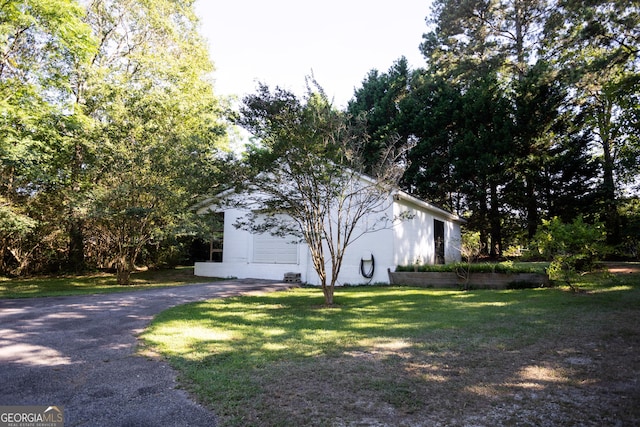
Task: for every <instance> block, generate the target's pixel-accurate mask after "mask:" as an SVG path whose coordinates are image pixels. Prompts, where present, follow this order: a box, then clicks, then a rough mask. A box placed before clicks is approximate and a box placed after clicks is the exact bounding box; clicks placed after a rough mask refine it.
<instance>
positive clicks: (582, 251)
mask: <svg viewBox="0 0 640 427" xmlns="http://www.w3.org/2000/svg"><path fill="white" fill-rule="evenodd" d="M605 238H606V235H605V232H604V227H602V225H601V224H587V223H585V222H584V221H583V219H582V217H578V218H576V219H575V220H574V221H573V222H572V223H570V224H566V223H563V222H562V221H560V219H558V218H553V219H551V220H548V221H543V224H542V226H541V227H540V228H539V230H538V232H537V233H536V235H535V237H534V239H533V241H532V247H533V248H535V249H536V250H537V251H538V253H539V254H540V255H541V256H543V257H545V258H546V259H549V260H550V261H551V264H550V265H549V269H548V273H549V278H550V279H551V280H558V281H562V282H565V283H566V284H567V285H569V286H570V287H571V289H572V290H574V291H576V290H577V289H576V288H575V286H574V283H575V280H576V278H577V276H578V275H580V274H581V273H584V272H587V271H591V270H592V269H593V268H594V266H595V265H596V263H597V261H598V260H600V259H601V258H602V257H603V256H604V255H605V254H606V252H607V247H606V245H605Z"/></svg>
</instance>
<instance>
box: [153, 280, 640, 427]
mask: <svg viewBox="0 0 640 427" xmlns="http://www.w3.org/2000/svg"><path fill="white" fill-rule="evenodd" d="M580 286H581V289H583V290H584V292H583V293H580V294H573V293H571V292H569V291H568V290H566V289H560V288H556V289H549V288H546V289H529V290H507V291H465V292H463V291H455V290H436V289H422V288H407V287H384V286H382V287H349V288H339V289H337V291H336V302H337V304H338V306H337V307H335V308H325V307H323V306H322V303H323V298H322V292H321V291H320V290H319V289H315V288H300V289H295V290H291V291H287V292H277V293H271V294H266V295H262V296H247V297H237V298H229V299H221V300H212V301H206V302H199V303H193V304H187V305H184V306H180V307H176V308H173V309H170V310H168V311H165V312H163V313H161V314H160V315H159V316H158V317H157V318H156V319H155V320H154V322H153V323H152V325H151V326H150V327H149V328H148V329H147V330H146V331H145V332H144V333H143V334H142V336H141V338H142V340H143V342H144V343H145V348H144V350H141V351H143V352H147V354H152V353H155V352H157V353H159V354H161V355H162V356H164V357H166V358H167V359H168V360H169V361H170V363H171V364H172V365H173V366H174V367H176V368H177V369H178V371H179V372H180V380H181V382H182V384H183V385H184V387H186V388H187V389H189V390H190V391H191V392H192V393H194V394H195V396H197V398H198V399H199V400H200V401H201V402H202V403H204V404H206V405H208V406H210V407H211V408H212V409H213V410H214V411H215V413H216V414H218V415H219V416H220V421H221V425H238V426H246V425H261V426H270V425H282V426H286V425H302V426H304V425H314V426H315V425H322V426H324V425H327V426H333V425H407V426H410V425H469V424H474V423H475V424H478V423H480V425H491V424H495V425H612V424H611V423H613V421H616V422H617V421H621V422H622V424H621V425H633V424H637V423H638V422H640V409H638V405H637V402H639V401H640V400H639V399H640V389H639V387H638V380H639V378H638V372H640V358H638V356H637V354H638V350H640V275H639V274H628V275H620V276H609V277H603V276H602V275H590V276H585V277H584V282H583V283H581V284H580ZM612 390H614V391H612ZM612 420H613V421H612Z"/></svg>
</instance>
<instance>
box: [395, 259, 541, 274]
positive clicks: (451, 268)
mask: <svg viewBox="0 0 640 427" xmlns="http://www.w3.org/2000/svg"><path fill="white" fill-rule="evenodd" d="M461 269H464V270H468V271H469V273H511V274H516V273H542V272H543V270H544V269H543V267H541V266H540V264H527V263H521V264H516V263H514V262H513V261H505V262H500V263H489V262H482V263H474V264H468V263H464V262H460V263H452V264H439V265H427V264H425V265H420V266H418V267H417V268H416V266H415V265H399V266H398V267H397V268H396V271H419V272H451V273H456V272H458V271H460V270H461Z"/></svg>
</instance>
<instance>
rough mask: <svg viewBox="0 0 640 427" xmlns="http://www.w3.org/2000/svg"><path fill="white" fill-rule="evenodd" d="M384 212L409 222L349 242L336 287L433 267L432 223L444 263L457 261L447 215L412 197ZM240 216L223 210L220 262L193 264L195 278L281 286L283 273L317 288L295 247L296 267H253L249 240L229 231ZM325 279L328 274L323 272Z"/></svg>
mask: <svg viewBox="0 0 640 427" xmlns="http://www.w3.org/2000/svg"><path fill="white" fill-rule="evenodd" d="M425 206H426V207H427V208H425ZM387 209H388V212H387V216H388V217H389V218H391V217H397V216H399V215H400V214H401V213H403V212H407V211H408V212H409V213H410V216H411V217H412V218H411V219H406V220H403V221H400V222H397V223H395V224H394V225H393V226H390V227H387V228H383V229H380V230H377V231H373V232H366V233H364V234H362V235H361V236H360V237H358V238H357V239H356V240H354V241H353V242H352V243H351V244H350V245H349V247H348V248H347V250H346V252H345V256H344V258H343V262H342V266H341V270H340V274H339V277H338V283H337V285H347V284H351V285H357V284H368V283H388V282H389V276H388V273H387V269H391V271H394V270H395V268H396V266H397V265H408V264H413V263H414V262H415V261H416V260H417V259H419V260H420V263H424V264H432V263H433V262H434V260H435V246H434V236H433V233H434V227H433V221H434V219H439V220H441V221H443V222H444V224H445V260H446V262H454V261H459V260H460V251H459V242H460V225H459V223H458V222H456V221H454V220H452V218H451V215H448V214H447V213H446V212H444V211H440V210H438V209H429V205H426V204H422V205H421V204H420V203H419V201H418V200H417V199H413V198H411V197H409V198H406V199H396V200H395V201H394V202H393V203H389V207H388V208H387ZM243 215H244V212H243V211H240V210H237V209H228V210H225V216H224V244H223V257H222V260H223V262H221V263H220V262H198V263H196V264H195V275H197V276H204V277H223V278H227V277H236V278H241V279H242V278H259V279H269V280H282V279H283V278H284V275H285V273H290V272H291V273H300V275H301V279H302V282H303V283H308V284H312V285H319V284H320V280H319V277H318V275H317V274H316V272H315V270H314V268H313V263H312V260H311V254H310V251H309V248H308V246H307V245H306V244H304V243H298V244H297V250H298V257H297V261H296V262H295V263H287V264H276V263H259V262H255V260H254V259H253V243H254V236H253V235H252V234H251V233H249V232H248V231H245V230H238V229H236V228H235V227H234V226H233V224H234V223H235V222H236V220H237V219H238V218H240V217H242V216H243ZM378 215H379V213H378ZM374 220H375V219H374V218H366V217H365V218H364V220H363V221H362V222H361V224H359V225H358V228H357V229H356V230H355V232H354V235H359V234H361V233H362V232H363V231H365V230H366V229H367V228H368V227H369V224H368V221H371V222H374ZM361 261H362V264H363V265H362V266H363V269H364V271H365V272H366V273H368V272H370V270H371V267H372V266H373V264H374V263H375V264H374V266H375V268H374V271H373V277H371V278H367V277H364V276H363V275H362V273H361ZM372 261H373V262H372ZM328 267H330V266H328ZM327 274H328V275H330V274H331V272H330V271H328V272H327ZM329 277H330V276H329Z"/></svg>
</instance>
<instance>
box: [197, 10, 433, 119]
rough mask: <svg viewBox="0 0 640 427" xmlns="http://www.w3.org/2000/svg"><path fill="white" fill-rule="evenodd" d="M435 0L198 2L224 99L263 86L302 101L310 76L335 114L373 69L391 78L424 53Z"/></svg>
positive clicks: (416, 63) (417, 63)
mask: <svg viewBox="0 0 640 427" xmlns="http://www.w3.org/2000/svg"><path fill="white" fill-rule="evenodd" d="M430 3H431V2H430V0H394V1H389V0H387V1H381V0H320V1H313V2H312V1H305V0H197V2H196V11H197V13H198V15H199V17H200V20H201V32H202V34H203V35H204V36H205V38H206V39H207V41H208V43H209V50H210V54H211V59H212V60H213V62H214V64H215V67H216V72H215V74H214V79H215V90H216V92H217V93H218V94H219V95H237V96H238V97H242V96H243V95H245V94H247V93H253V92H255V89H256V87H257V82H263V83H266V84H267V85H269V86H270V87H275V86H281V87H283V88H285V89H288V90H291V91H293V92H294V93H296V94H297V95H298V96H300V95H302V94H303V93H304V87H305V76H307V75H310V74H311V73H312V72H313V74H314V76H315V78H316V80H317V81H318V83H319V84H320V86H322V87H323V88H324V90H325V91H326V92H327V95H329V97H330V98H333V99H334V105H335V106H336V107H345V106H346V104H347V102H348V101H349V100H350V99H351V98H352V96H353V92H354V89H355V88H359V87H360V86H361V83H362V80H363V79H364V78H365V77H366V75H367V73H368V72H369V71H370V70H371V69H373V68H375V69H378V70H379V71H381V72H386V71H387V70H388V69H389V67H391V66H392V65H393V62H394V61H395V60H397V59H398V58H400V57H401V56H405V57H406V58H407V60H408V61H409V65H410V66H411V67H412V68H418V67H422V66H423V65H424V59H423V57H422V55H421V53H420V51H419V45H420V43H421V41H422V34H423V33H425V32H427V25H426V23H425V18H426V17H427V15H429V13H430V7H431V6H430Z"/></svg>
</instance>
